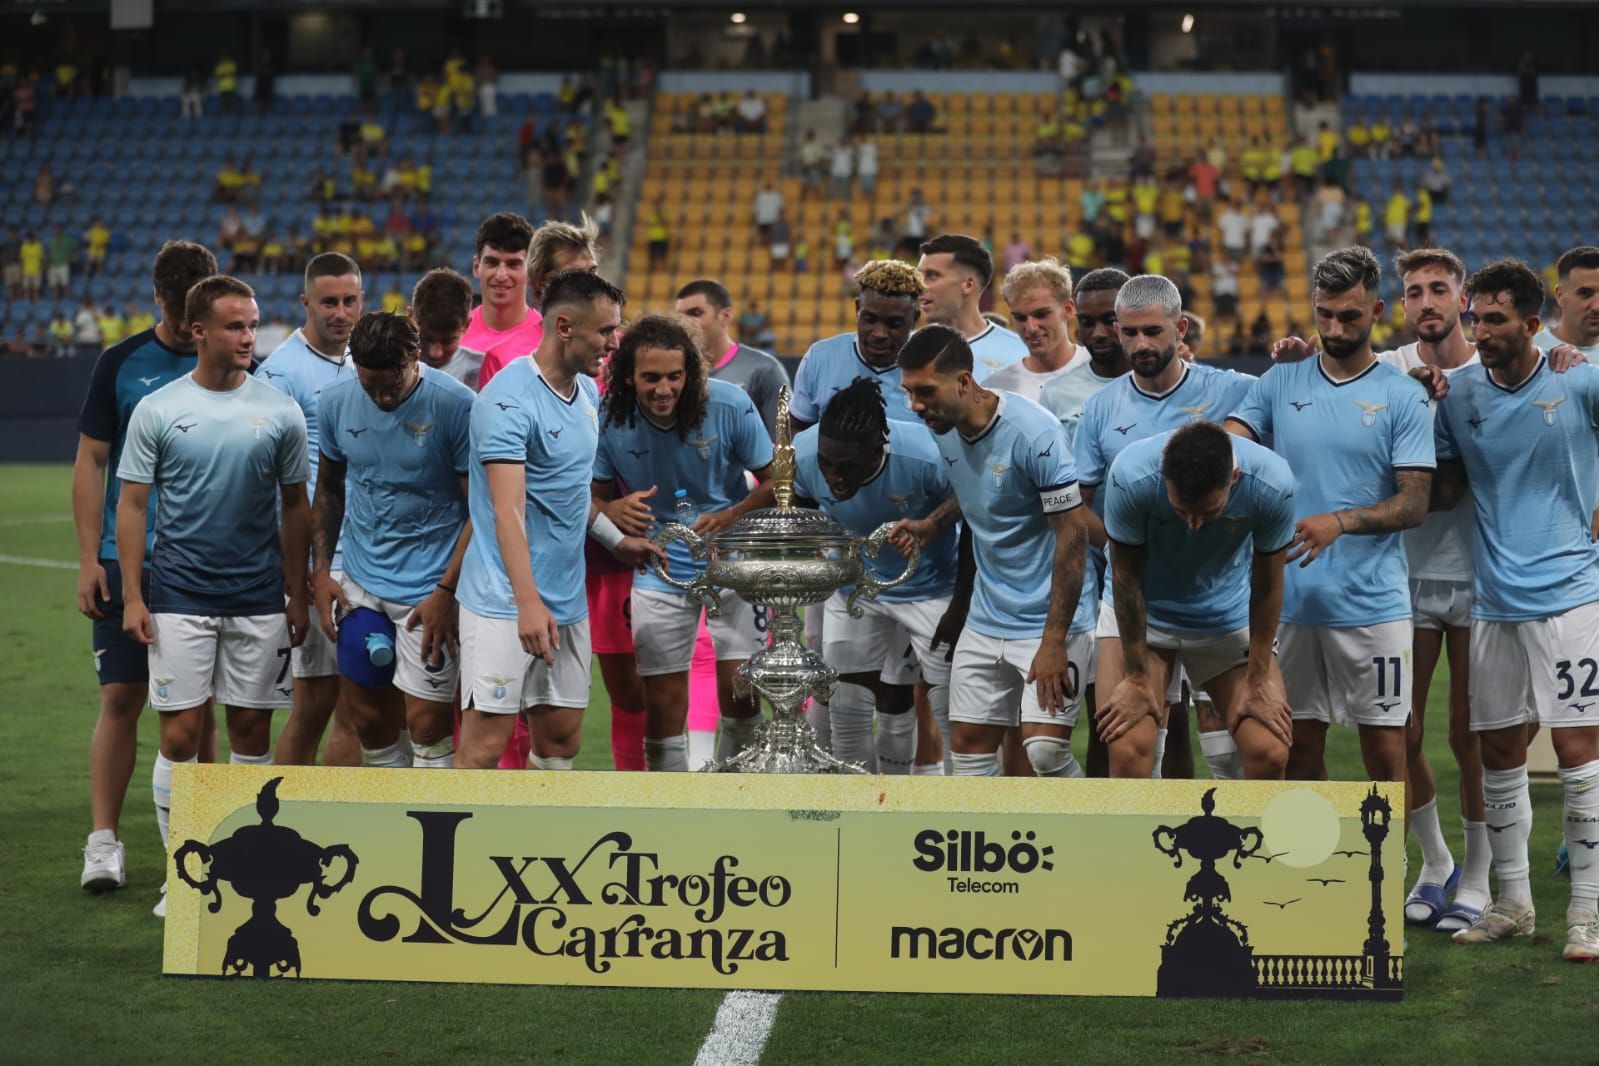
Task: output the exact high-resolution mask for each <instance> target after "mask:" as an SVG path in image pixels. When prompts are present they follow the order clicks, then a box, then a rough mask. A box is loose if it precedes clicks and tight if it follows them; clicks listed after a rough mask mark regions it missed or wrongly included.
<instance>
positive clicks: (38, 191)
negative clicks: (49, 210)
mask: <svg viewBox="0 0 1599 1066" xmlns="http://www.w3.org/2000/svg"><path fill="white" fill-rule="evenodd" d="M55 200H56V178H55V172H54V171H53V170H51V169H50V164H49V163H40V164H39V172H38V173H37V174H35V175H34V176H33V202H34V203H36V204H38V205H39V206H41V207H49V206H50V205H51V204H53V203H55Z"/></svg>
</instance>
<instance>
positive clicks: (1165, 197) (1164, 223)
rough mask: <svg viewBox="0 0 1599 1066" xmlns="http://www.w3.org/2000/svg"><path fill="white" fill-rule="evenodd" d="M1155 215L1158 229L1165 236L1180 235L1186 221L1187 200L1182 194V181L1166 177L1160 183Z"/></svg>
mask: <svg viewBox="0 0 1599 1066" xmlns="http://www.w3.org/2000/svg"><path fill="white" fill-rule="evenodd" d="M1155 217H1156V220H1157V221H1159V222H1160V230H1161V232H1162V233H1164V234H1165V235H1166V236H1167V237H1181V236H1182V233H1183V226H1184V224H1185V223H1186V222H1187V221H1188V201H1187V199H1186V198H1185V197H1184V195H1183V185H1182V182H1181V181H1180V180H1179V179H1177V178H1175V177H1168V178H1167V179H1166V180H1165V181H1163V182H1162V183H1161V185H1160V197H1159V199H1158V200H1157V201H1156V203H1155Z"/></svg>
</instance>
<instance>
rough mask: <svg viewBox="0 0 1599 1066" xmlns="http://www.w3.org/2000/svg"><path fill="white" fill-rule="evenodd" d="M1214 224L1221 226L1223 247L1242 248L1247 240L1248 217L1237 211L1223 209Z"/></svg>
mask: <svg viewBox="0 0 1599 1066" xmlns="http://www.w3.org/2000/svg"><path fill="white" fill-rule="evenodd" d="M1216 225H1217V226H1218V227H1220V228H1221V246H1222V247H1223V248H1242V247H1243V246H1244V245H1245V244H1246V243H1247V242H1248V241H1249V219H1247V218H1245V217H1244V216H1243V214H1242V213H1240V212H1238V211H1232V210H1227V211H1223V212H1222V213H1221V217H1220V218H1218V219H1217V220H1216Z"/></svg>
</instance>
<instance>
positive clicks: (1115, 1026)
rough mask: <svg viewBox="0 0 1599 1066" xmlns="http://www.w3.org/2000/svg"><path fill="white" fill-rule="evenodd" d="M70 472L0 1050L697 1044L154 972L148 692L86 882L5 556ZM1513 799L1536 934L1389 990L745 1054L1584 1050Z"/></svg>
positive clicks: (647, 999) (198, 1052) (1335, 1056)
mask: <svg viewBox="0 0 1599 1066" xmlns="http://www.w3.org/2000/svg"><path fill="white" fill-rule="evenodd" d="M68 479H69V471H68V469H67V468H66V467H62V466H30V467H19V466H11V467H6V468H4V469H3V470H0V484H3V485H4V486H5V488H4V490H3V493H0V589H3V591H4V595H3V602H4V604H5V607H6V610H5V612H4V615H3V617H0V647H4V648H5V654H4V655H3V656H0V691H3V692H4V693H5V703H4V710H3V713H0V751H3V752H4V753H5V755H4V759H3V761H0V797H3V799H4V814H3V818H4V823H3V824H4V827H5V832H4V833H3V834H0V841H3V843H4V847H3V850H0V889H3V896H0V899H3V901H4V905H3V907H0V987H3V988H4V989H6V990H7V991H6V993H5V995H4V996H0V1033H3V1034H4V1045H3V1047H0V1061H3V1062H17V1063H39V1062H73V1063H96V1064H99V1063H145V1062H148V1063H159V1064H163V1066H172V1064H177V1063H187V1062H198V1063H213V1062H217V1061H236V1062H251V1063H257V1062H260V1063H279V1062H281V1063H312V1062H328V1063H339V1062H365V1061H384V1062H417V1063H429V1064H434V1063H439V1062H449V1061H495V1060H499V1061H516V1060H527V1059H530V1058H538V1059H544V1060H549V1059H554V1058H560V1059H566V1060H569V1061H573V1062H580V1063H609V1062H616V1063H626V1064H628V1066H638V1064H640V1063H656V1062H666V1063H674V1062H675V1063H689V1062H692V1061H693V1060H694V1057H695V1054H696V1052H697V1051H698V1049H699V1046H700V1043H701V1041H702V1040H703V1039H704V1037H705V1035H706V1033H707V1032H708V1031H709V1030H710V1028H711V1024H712V1019H713V1017H714V1015H715V1012H716V1007H717V1005H718V1003H719V1002H720V1001H721V998H722V995H721V993H719V992H713V991H681V992H671V991H656V990H626V989H623V990H607V989H584V988H525V987H517V988H511V987H498V986H475V985H474V986H464V985H412V984H393V985H384V984H360V983H345V982H334V981H310V982H305V983H303V984H297V983H293V982H272V983H270V984H260V983H255V982H247V981H233V982H222V981H204V980H180V979H167V978H163V977H162V976H161V973H160V970H161V923H160V921H159V920H157V919H156V918H154V917H152V916H151V914H150V907H151V905H152V904H154V902H155V899H156V891H157V889H158V887H159V885H160V882H161V866H160V847H159V843H158V839H157V836H156V828H155V820H154V817H153V815H152V811H151V809H150V800H149V794H150V793H149V784H148V782H149V780H150V762H151V759H152V758H153V754H154V740H155V722H154V720H153V718H152V717H151V716H150V714H149V712H146V717H145V720H144V722H143V723H142V725H141V748H140V752H139V765H138V768H137V769H136V770H135V772H134V776H133V784H132V787H131V788H130V789H129V798H128V803H127V809H126V813H125V815H124V818H123V827H122V829H123V837H124V839H125V840H126V841H127V845H128V866H129V886H128V888H127V889H126V890H124V891H122V892H118V893H113V894H109V895H106V896H101V897H92V896H89V895H87V894H85V893H83V892H81V891H80V890H79V889H78V887H77V878H78V873H79V869H80V864H81V855H80V849H81V848H82V846H83V838H84V835H85V834H86V833H87V832H88V829H89V801H88V781H87V765H88V740H89V733H90V731H91V729H92V728H93V725H94V719H95V713H96V709H97V705H98V695H97V692H96V685H95V680H94V671H93V668H92V665H91V659H90V654H89V625H88V623H87V621H86V620H85V619H83V618H82V617H81V616H80V615H79V614H78V612H77V610H76V609H75V608H74V606H73V582H74V571H73V570H72V569H50V568H46V567H42V566H39V565H35V564H23V563H18V562H16V561H15V560H17V559H31V560H40V559H48V560H58V561H60V562H63V563H71V562H72V561H73V560H74V559H75V550H74V540H73V532H72V524H71V521H70V518H69V503H68ZM1441 673H1442V672H1441V671H1440V674H1441ZM1445 689H1446V685H1445V683H1444V679H1443V677H1442V676H1440V678H1439V679H1438V680H1437V681H1435V683H1434V687H1433V691H1434V693H1435V698H1434V702H1433V711H1432V714H1431V715H1430V720H1431V721H1432V722H1434V723H1437V726H1435V728H1433V729H1432V731H1431V733H1430V735H1429V738H1428V747H1429V752H1430V754H1431V755H1432V758H1433V766H1434V768H1435V770H1436V772H1437V775H1438V779H1439V793H1440V796H1441V797H1443V800H1442V803H1441V806H1442V808H1443V810H1444V819H1443V821H1444V828H1445V831H1446V833H1447V834H1448V835H1449V837H1450V839H1451V842H1452V844H1453V846H1454V847H1455V848H1456V851H1457V855H1458V849H1459V847H1460V829H1459V819H1458V817H1457V816H1456V815H1455V814H1453V813H1452V812H1453V811H1454V809H1455V804H1454V796H1455V794H1456V793H1455V786H1456V772H1455V770H1454V765H1453V762H1452V760H1451V759H1450V757H1449V753H1448V747H1447V745H1446V743H1445V737H1444V730H1443V729H1442V728H1441V726H1442V722H1443V714H1444V710H1443V707H1442V704H1441V702H1440V700H1439V699H1438V698H1437V696H1438V694H1441V693H1442V692H1443V691H1444V690H1445ZM595 693H596V702H595V710H596V712H597V713H595V714H594V715H593V716H591V718H590V720H589V722H588V724H587V726H586V728H585V737H584V747H583V754H582V756H581V757H580V758H579V760H578V766H579V767H580V768H585V769H600V768H604V767H607V766H608V765H609V758H610V751H609V742H608V723H607V722H606V719H605V713H604V712H605V705H604V703H603V690H602V689H600V687H599V685H598V682H597V681H596V686H595ZM278 717H279V718H282V717H283V716H282V715H279V716H278ZM1329 747H1330V749H1331V750H1330V751H1329V753H1328V760H1329V764H1330V769H1331V771H1332V774H1333V776H1334V777H1345V778H1358V777H1359V776H1360V763H1359V754H1358V752H1357V750H1356V748H1355V745H1354V741H1353V737H1352V736H1349V735H1341V736H1336V737H1335V740H1334V743H1333V744H1331V745H1329ZM1079 754H1080V753H1079ZM1200 762H1201V765H1203V760H1200ZM1533 799H1534V803H1535V805H1536V808H1537V810H1536V816H1535V819H1536V820H1535V824H1534V833H1533V841H1532V856H1533V888H1534V891H1535V893H1536V897H1537V905H1538V910H1539V919H1540V921H1539V933H1538V935H1537V936H1535V937H1533V938H1532V939H1530V940H1524V941H1517V942H1515V943H1514V944H1511V945H1508V946H1504V945H1495V946H1489V947H1482V948H1474V949H1468V948H1460V947H1454V946H1452V945H1450V944H1448V943H1447V942H1446V940H1445V938H1444V937H1443V936H1441V935H1439V934H1433V933H1427V932H1413V933H1412V934H1411V935H1410V938H1409V947H1408V951H1407V958H1406V965H1405V976H1406V979H1407V988H1406V993H1405V1000H1404V1002H1403V1003H1402V1004H1398V1005H1380V1004H1342V1003H1257V1002H1223V1001H1217V1002H1201V1001H1175V1002H1174V1001H1169V1000H1166V1001H1157V1000H1138V999H1059V998H1052V997H1018V998H1008V999H1000V998H993V997H983V996H970V997H964V996H911V995H861V994H850V995H844V994H829V993H789V994H787V995H785V996H784V997H783V1000H782V1004H781V1006H780V1008H779V1011H778V1015H777V1022H776V1026H775V1028H774V1029H773V1031H772V1034H771V1038H770V1040H769V1042H768V1043H767V1046H766V1051H765V1055H764V1056H763V1062H766V1063H774V1064H777V1063H802V1062H805V1063H808V1062H828V1063H839V1062H846V1063H855V1062H872V1063H899V1062H904V1063H925V1062H929V1061H948V1062H960V1063H965V1064H969V1063H974V1062H1046V1061H1058V1060H1064V1059H1068V1058H1071V1059H1076V1060H1080V1061H1090V1062H1152V1061H1195V1062H1203V1061H1207V1060H1210V1059H1211V1058H1212V1057H1213V1056H1220V1057H1231V1056H1236V1055H1244V1056H1249V1057H1253V1058H1258V1059H1269V1060H1270V1061H1274V1062H1284V1063H1290V1062H1292V1063H1334V1062H1351V1063H1401V1062H1422V1063H1429V1064H1433V1066H1436V1064H1439V1063H1472V1062H1488V1061H1501V1062H1508V1061H1516V1060H1518V1059H1520V1058H1521V1056H1523V1055H1525V1056H1528V1057H1529V1058H1532V1057H1535V1058H1538V1059H1540V1060H1542V1061H1547V1062H1552V1063H1553V1062H1575V1061H1578V1060H1581V1061H1593V1060H1594V1059H1595V1057H1596V1053H1595V1051H1594V1050H1593V1048H1594V1036H1593V1034H1594V1033H1595V1032H1596V1031H1599V967H1578V966H1572V965H1568V964H1565V963H1562V962H1561V961H1560V957H1559V956H1560V947H1561V944H1562V942H1563V939H1564V932H1565V929H1564V922H1563V917H1564V914H1565V905H1566V891H1567V887H1566V882H1565V881H1564V880H1557V879H1556V878H1555V877H1554V876H1553V875H1552V874H1551V872H1550V870H1551V867H1552V859H1553V856H1554V853H1555V848H1556V846H1557V845H1558V843H1559V838H1560V795H1559V790H1558V788H1557V787H1556V786H1554V785H1549V784H1539V785H1534V786H1533ZM1419 862H1420V857H1419V855H1418V854H1417V852H1416V850H1415V848H1414V847H1412V848H1411V863H1412V865H1413V866H1414V865H1415V864H1418V863H1419ZM1090 918H1091V916H1090Z"/></svg>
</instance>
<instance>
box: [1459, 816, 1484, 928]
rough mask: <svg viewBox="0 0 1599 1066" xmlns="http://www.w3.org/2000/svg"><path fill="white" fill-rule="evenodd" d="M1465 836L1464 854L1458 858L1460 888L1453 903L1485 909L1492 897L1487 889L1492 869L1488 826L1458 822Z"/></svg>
mask: <svg viewBox="0 0 1599 1066" xmlns="http://www.w3.org/2000/svg"><path fill="white" fill-rule="evenodd" d="M1460 827H1461V829H1462V830H1464V832H1465V836H1466V853H1465V854H1464V855H1462V856H1461V857H1460V887H1458V888H1456V889H1455V902H1456V903H1464V904H1467V905H1468V906H1472V907H1478V908H1481V907H1486V906H1487V905H1488V901H1489V900H1490V899H1492V898H1493V897H1492V896H1491V894H1490V893H1489V888H1488V871H1489V870H1491V869H1493V849H1492V848H1490V847H1489V846H1488V826H1487V824H1486V823H1484V822H1469V821H1466V820H1465V819H1464V818H1462V819H1461V820H1460Z"/></svg>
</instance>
